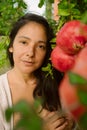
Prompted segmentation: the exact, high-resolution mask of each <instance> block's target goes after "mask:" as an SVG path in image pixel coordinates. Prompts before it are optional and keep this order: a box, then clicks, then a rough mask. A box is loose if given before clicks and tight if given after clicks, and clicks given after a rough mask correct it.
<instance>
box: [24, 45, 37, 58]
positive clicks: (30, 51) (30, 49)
mask: <svg viewBox="0 0 87 130" xmlns="http://www.w3.org/2000/svg"><path fill="white" fill-rule="evenodd" d="M26 55H27V56H28V57H34V55H35V47H34V46H29V47H27V52H26Z"/></svg>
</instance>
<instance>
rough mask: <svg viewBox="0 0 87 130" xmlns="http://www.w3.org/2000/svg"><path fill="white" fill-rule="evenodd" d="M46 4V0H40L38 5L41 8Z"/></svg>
mask: <svg viewBox="0 0 87 130" xmlns="http://www.w3.org/2000/svg"><path fill="white" fill-rule="evenodd" d="M43 5H44V0H40V2H39V4H38V7H39V8H41V7H42V6H43Z"/></svg>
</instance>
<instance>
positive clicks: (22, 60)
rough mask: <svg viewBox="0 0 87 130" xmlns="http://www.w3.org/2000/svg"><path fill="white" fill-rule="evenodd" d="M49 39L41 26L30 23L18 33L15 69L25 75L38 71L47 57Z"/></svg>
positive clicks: (15, 43)
mask: <svg viewBox="0 0 87 130" xmlns="http://www.w3.org/2000/svg"><path fill="white" fill-rule="evenodd" d="M46 42H47V37H46V33H45V29H44V27H43V26H42V25H41V24H38V23H36V22H29V23H28V24H26V25H24V26H23V27H22V28H21V29H20V30H19V31H18V33H17V35H16V37H15V39H14V42H13V46H12V47H11V48H9V51H10V52H11V53H13V60H14V68H16V69H17V70H20V71H22V72H24V73H32V72H33V71H35V70H36V69H38V68H39V67H40V66H41V65H42V63H43V60H44V57H45V55H46Z"/></svg>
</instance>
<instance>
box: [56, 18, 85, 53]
mask: <svg viewBox="0 0 87 130" xmlns="http://www.w3.org/2000/svg"><path fill="white" fill-rule="evenodd" d="M86 42H87V25H86V24H84V23H81V22H80V21H78V20H72V21H68V22H67V23H65V24H64V25H63V26H62V28H61V29H60V31H59V32H58V33H57V37H56V44H57V45H58V46H59V47H60V48H62V49H63V50H64V51H65V52H66V53H68V54H76V53H77V52H78V51H80V50H81V49H82V48H83V47H84V45H85V43H86Z"/></svg>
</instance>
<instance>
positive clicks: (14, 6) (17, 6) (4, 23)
mask: <svg viewBox="0 0 87 130" xmlns="http://www.w3.org/2000/svg"><path fill="white" fill-rule="evenodd" d="M26 9H27V5H26V3H25V2H24V1H23V0H0V35H8V34H9V30H10V29H11V26H12V24H13V23H14V22H15V21H16V20H17V18H19V17H20V16H22V15H23V14H24V13H25V11H26Z"/></svg>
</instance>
